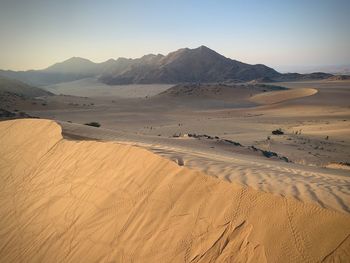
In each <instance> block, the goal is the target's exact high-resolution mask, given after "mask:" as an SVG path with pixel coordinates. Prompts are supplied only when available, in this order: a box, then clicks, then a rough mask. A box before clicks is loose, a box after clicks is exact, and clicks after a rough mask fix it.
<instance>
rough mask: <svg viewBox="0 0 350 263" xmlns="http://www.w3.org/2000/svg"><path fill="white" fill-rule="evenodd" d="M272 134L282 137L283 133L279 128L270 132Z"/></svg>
mask: <svg viewBox="0 0 350 263" xmlns="http://www.w3.org/2000/svg"><path fill="white" fill-rule="evenodd" d="M272 134H273V135H283V134H284V132H283V131H282V129H281V128H279V129H277V130H274V131H272Z"/></svg>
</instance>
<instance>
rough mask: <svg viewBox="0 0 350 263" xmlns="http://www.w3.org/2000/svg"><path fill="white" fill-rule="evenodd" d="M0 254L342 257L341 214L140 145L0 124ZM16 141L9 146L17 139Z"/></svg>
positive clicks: (42, 126) (46, 126)
mask: <svg viewBox="0 0 350 263" xmlns="http://www.w3.org/2000/svg"><path fill="white" fill-rule="evenodd" d="M0 134H1V137H0V138H1V139H0V156H1V158H0V171H1V177H0V178H1V184H0V185H1V191H0V202H1V203H0V204H1V206H0V216H1V227H0V229H1V230H0V233H1V235H0V241H1V242H0V258H1V259H2V261H4V262H19V261H29V262H38V261H43V262H57V261H64V262H96V261H99V262H214V261H215V262H320V261H324V262H334V261H336V260H338V261H339V262H346V261H348V260H349V258H350V255H349V252H348V251H349V249H350V238H349V236H350V217H349V216H348V215H345V214H342V213H338V212H335V211H331V210H326V209H322V208H320V207H318V206H315V205H312V204H305V203H302V202H299V201H296V200H295V199H290V198H284V197H279V196H274V195H271V194H269V193H263V192H259V191H255V190H253V189H251V188H248V187H242V186H239V185H237V184H234V183H227V182H224V181H222V180H218V179H215V178H212V177H210V176H207V175H205V174H203V173H201V172H196V171H194V170H189V169H187V168H185V167H180V166H178V165H177V164H175V163H174V162H171V161H168V160H166V159H164V158H162V157H160V156H157V155H155V154H153V153H151V152H149V151H147V150H145V149H141V148H137V147H134V146H128V145H121V144H117V143H112V142H96V141H81V142H76V141H68V140H65V139H62V137H61V129H60V127H59V126H58V125H57V124H56V123H55V122H53V121H45V120H17V121H7V122H1V123H0ZM19 146H20V147H19Z"/></svg>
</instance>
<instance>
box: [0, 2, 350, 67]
mask: <svg viewBox="0 0 350 263" xmlns="http://www.w3.org/2000/svg"><path fill="white" fill-rule="evenodd" d="M349 8H350V3H349V2H348V1H345V0H337V1H326V0H322V1H316V0H309V1H300V0H298V1H292V2H285V1H283V2H282V1H272V0H270V1H264V3H262V1H222V2H220V4H218V3H214V2H210V1H191V2H189V1H177V2H176V3H164V2H162V1H148V2H147V4H146V3H144V2H141V1H128V2H127V3H124V2H122V1H107V0H104V1H99V2H94V1H82V0H77V1H59V2H56V1H43V0H28V1H25V2H22V1H19V0H12V1H10V0H1V1H0V33H1V36H2V48H1V49H0V50H1V51H0V69H9V70H29V69H43V68H46V67H48V66H50V65H52V64H54V63H57V62H61V61H64V60H66V59H68V58H70V57H83V58H86V59H89V60H91V61H94V62H103V61H106V60H108V59H110V58H114V59H116V58H118V57H128V58H136V57H141V56H143V55H146V54H150V53H153V54H158V53H160V54H163V55H166V54H168V53H169V52H172V51H175V50H177V49H179V48H184V47H188V48H196V47H198V46H200V45H205V46H208V47H209V48H211V49H213V50H215V51H216V52H218V53H220V54H222V55H224V56H226V57H229V58H232V59H236V60H239V61H242V62H245V63H249V64H265V65H267V66H270V67H273V68H275V69H276V70H278V71H281V72H285V71H297V72H303V71H305V68H317V67H324V66H327V65H332V66H337V65H338V66H340V65H349V64H350V48H349V47H350V36H349V34H346V33H345V32H347V31H348V26H349V25H350V18H349V16H348V14H347V10H349Z"/></svg>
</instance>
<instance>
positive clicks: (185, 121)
mask: <svg viewBox="0 0 350 263" xmlns="http://www.w3.org/2000/svg"><path fill="white" fill-rule="evenodd" d="M94 85H95V86H94ZM273 85H277V86H282V87H288V88H290V90H281V91H267V92H261V90H250V91H249V92H247V91H245V90H244V89H235V90H233V93H232V94H228V95H227V94H226V93H225V90H224V91H223V90H220V89H219V90H217V91H215V93H210V92H209V93H208V91H207V90H205V89H204V90H200V91H199V92H197V93H194V94H190V95H188V96H183V95H182V94H176V93H170V94H164V93H163V94H160V95H159V93H161V92H164V91H166V90H167V89H169V88H170V87H171V86H169V85H136V86H106V85H103V84H99V83H97V82H96V80H94V79H86V80H81V81H75V82H71V83H65V84H60V85H55V86H49V87H46V89H48V90H49V91H51V92H55V93H56V94H62V93H63V92H64V93H66V94H68V95H74V96H67V95H65V96H63V95H61V96H54V97H48V98H46V99H45V100H46V102H47V105H46V106H45V107H42V106H41V107H40V108H39V109H33V108H32V107H29V108H28V109H26V110H25V111H26V112H28V113H29V114H31V115H34V116H39V117H41V118H48V119H54V120H58V121H59V123H60V124H61V125H62V127H63V133H64V136H66V137H67V138H73V139H86V138H90V139H98V140H114V141H119V142H123V143H127V144H132V145H138V146H142V147H145V148H147V149H150V150H152V151H153V152H155V153H157V154H160V155H162V156H165V157H167V158H169V159H171V160H174V161H175V162H177V163H179V164H180V165H185V166H187V167H190V168H193V169H197V170H200V171H203V172H205V173H206V174H209V175H212V176H215V177H219V178H222V179H224V180H227V181H230V182H237V183H239V184H242V185H248V186H251V187H253V188H255V189H259V190H262V191H265V192H271V193H275V194H279V195H283V196H292V197H295V198H296V199H298V200H301V201H306V202H308V201H311V202H315V203H317V204H318V205H320V206H322V207H327V208H332V209H335V210H338V211H342V212H345V213H350V177H349V166H348V165H347V164H349V162H350V104H349V98H350V81H308V82H289V83H273ZM85 87H87V88H86V89H85ZM111 90H112V91H111ZM69 91H71V92H69ZM78 94H80V97H76V95H78ZM62 105H63V106H62ZM92 121H96V122H99V123H100V124H101V127H100V128H98V129H97V128H94V127H89V126H86V125H81V124H84V123H87V122H92ZM279 128H281V129H282V130H283V132H284V135H272V134H271V132H272V131H273V130H275V129H279ZM296 133H297V134H296ZM188 134H190V135H192V134H196V136H193V137H188V136H186V135H188ZM202 135H205V136H202ZM234 142H238V143H239V144H240V145H242V146H237V145H235V144H234ZM252 146H254V147H252ZM261 150H262V151H268V152H275V153H277V154H278V156H277V157H276V156H275V157H273V156H272V158H266V157H265V156H264V153H263V152H262V151H261ZM285 157H286V158H287V159H288V161H289V162H286V161H285Z"/></svg>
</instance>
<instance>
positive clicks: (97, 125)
mask: <svg viewBox="0 0 350 263" xmlns="http://www.w3.org/2000/svg"><path fill="white" fill-rule="evenodd" d="M84 125H87V126H92V127H97V128H98V127H101V124H100V123H98V122H95V121H92V122H88V123H84Z"/></svg>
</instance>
